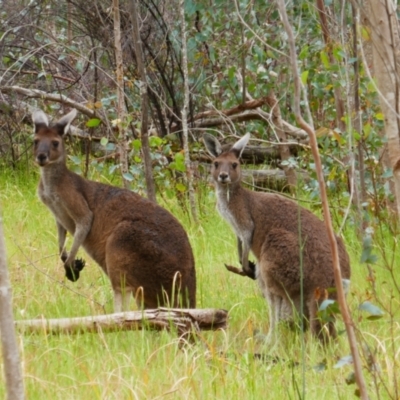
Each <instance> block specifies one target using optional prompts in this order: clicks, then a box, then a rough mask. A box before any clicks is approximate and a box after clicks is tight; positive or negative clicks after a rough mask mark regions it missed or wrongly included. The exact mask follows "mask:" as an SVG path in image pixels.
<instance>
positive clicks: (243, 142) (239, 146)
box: [231, 133, 250, 158]
mask: <svg viewBox="0 0 400 400" xmlns="http://www.w3.org/2000/svg"><path fill="white" fill-rule="evenodd" d="M249 139H250V133H246V134H245V135H244V136H243V137H242V138H241V139H239V140H238V141H237V142H236V143H235V144H234V145H233V146H232V148H231V151H233V152H234V153H235V155H236V157H237V158H240V157H241V155H242V153H243V150H244V148H245V147H246V146H247V143H248V142H249Z"/></svg>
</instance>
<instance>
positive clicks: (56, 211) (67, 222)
mask: <svg viewBox="0 0 400 400" xmlns="http://www.w3.org/2000/svg"><path fill="white" fill-rule="evenodd" d="M38 195H39V198H40V200H41V201H42V202H43V203H44V204H45V205H46V206H47V207H48V208H49V209H50V211H51V212H52V213H53V215H54V217H55V219H56V220H57V222H58V223H59V224H61V225H62V226H63V227H64V228H65V229H66V230H67V231H68V232H70V233H71V234H74V232H75V222H74V221H73V219H72V218H71V217H70V215H69V214H68V212H67V208H66V207H65V206H64V202H63V199H62V198H61V196H60V195H59V194H58V192H57V190H55V188H53V187H52V186H48V185H45V184H44V183H43V182H41V183H40V185H39V189H38Z"/></svg>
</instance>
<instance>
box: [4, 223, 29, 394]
mask: <svg viewBox="0 0 400 400" xmlns="http://www.w3.org/2000/svg"><path fill="white" fill-rule="evenodd" d="M0 337H1V345H2V349H3V362H4V374H5V381H6V392H7V399H8V400H22V399H24V385H23V380H22V371H21V362H20V357H19V351H18V344H17V339H16V337H15V328H14V317H13V312H12V295H11V285H10V280H9V277H8V270H7V265H6V246H5V242H4V234H3V223H2V219H1V217H0Z"/></svg>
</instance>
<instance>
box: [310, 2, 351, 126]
mask: <svg viewBox="0 0 400 400" xmlns="http://www.w3.org/2000/svg"><path fill="white" fill-rule="evenodd" d="M316 3H317V10H318V14H319V19H320V23H321V29H322V36H323V37H324V42H325V45H326V52H327V54H328V57H329V62H330V64H331V65H335V64H336V61H335V57H334V56H333V51H332V50H333V47H332V39H331V35H330V33H329V26H328V20H327V18H326V15H327V14H326V9H325V4H324V0H316ZM333 93H334V96H335V106H336V125H337V126H338V127H339V129H340V130H341V132H345V131H346V122H345V120H344V111H345V110H344V101H343V98H342V94H341V89H340V88H339V87H334V88H333Z"/></svg>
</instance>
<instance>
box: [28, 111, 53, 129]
mask: <svg viewBox="0 0 400 400" xmlns="http://www.w3.org/2000/svg"><path fill="white" fill-rule="evenodd" d="M32 121H33V125H34V126H35V133H37V131H38V130H39V128H42V127H48V126H49V120H48V118H47V115H46V114H45V113H44V112H43V111H42V110H36V111H34V112H33V113H32Z"/></svg>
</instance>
